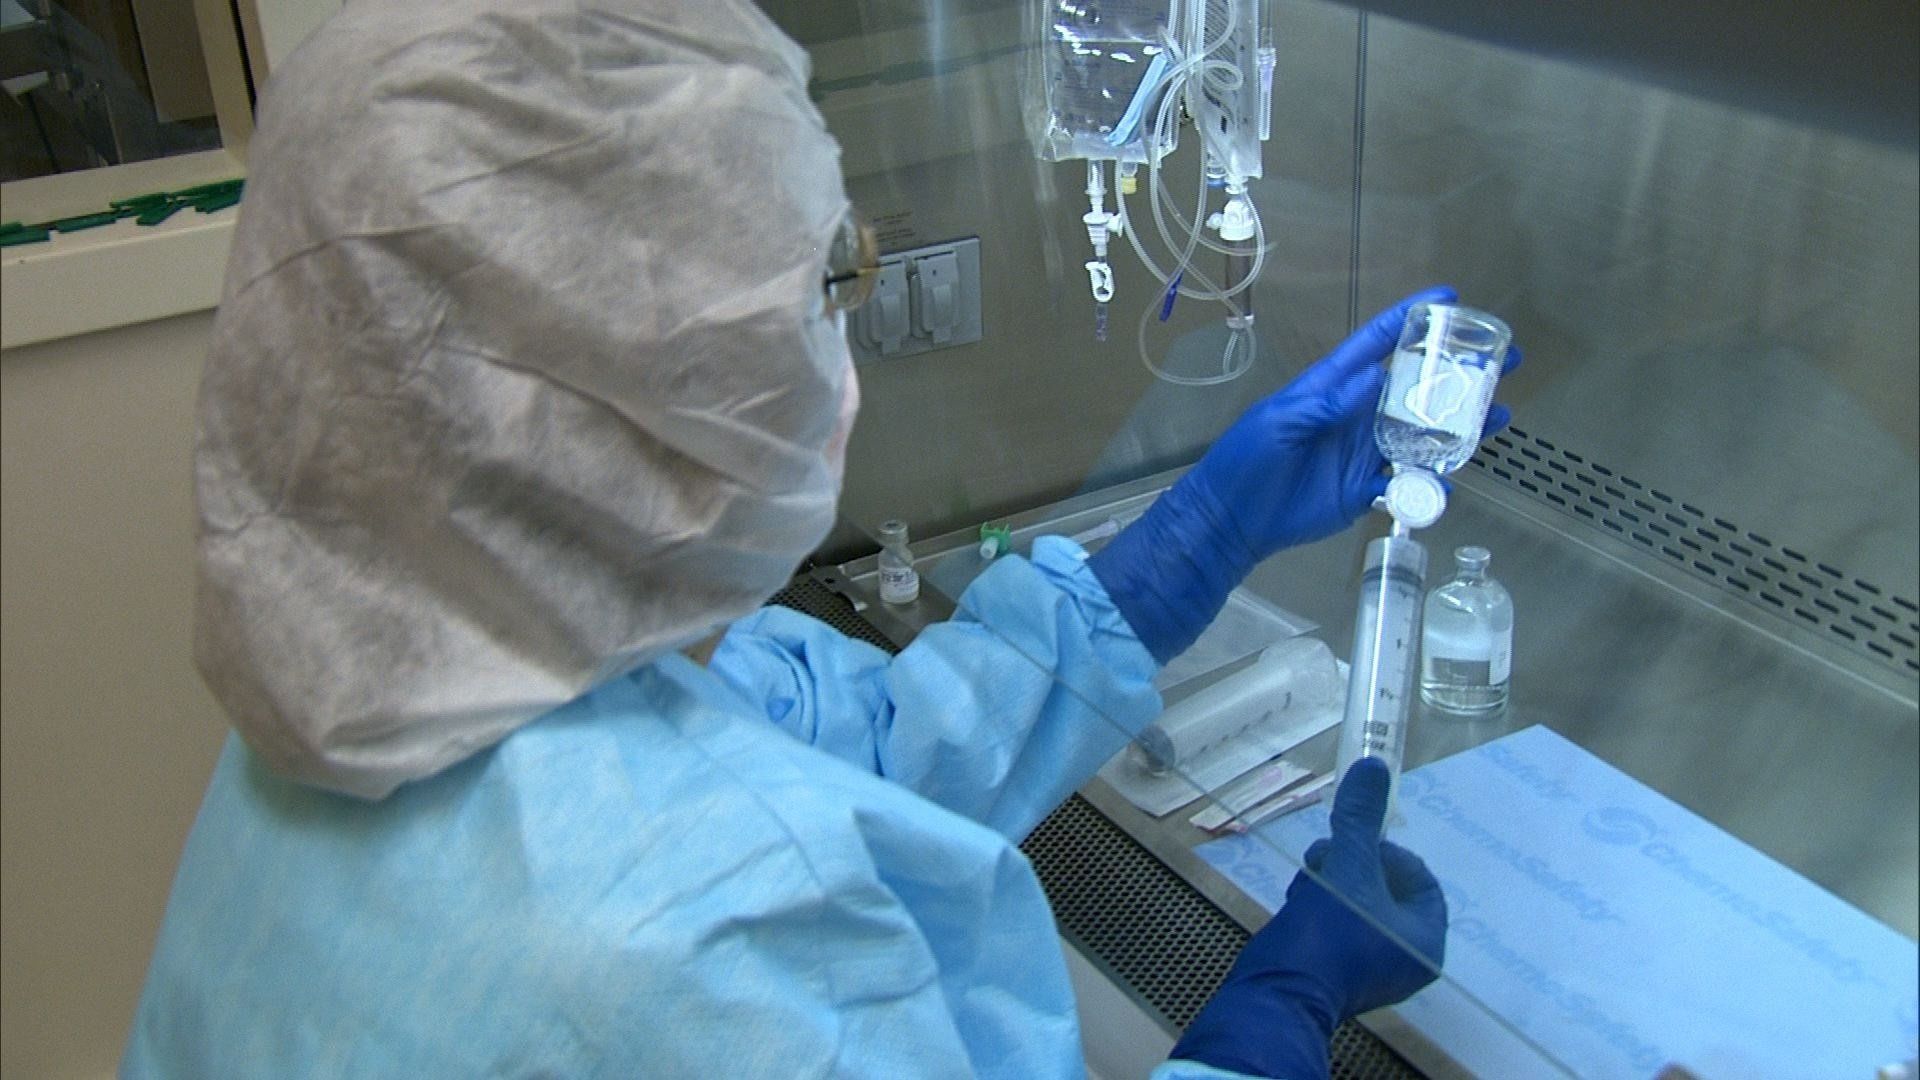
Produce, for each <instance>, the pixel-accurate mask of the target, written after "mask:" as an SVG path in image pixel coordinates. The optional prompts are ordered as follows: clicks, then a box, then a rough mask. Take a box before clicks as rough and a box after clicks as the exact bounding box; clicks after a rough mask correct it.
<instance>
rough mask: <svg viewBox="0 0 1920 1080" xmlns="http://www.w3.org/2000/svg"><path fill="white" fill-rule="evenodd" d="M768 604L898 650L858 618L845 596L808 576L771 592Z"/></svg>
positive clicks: (862, 639) (854, 636) (871, 643)
mask: <svg viewBox="0 0 1920 1080" xmlns="http://www.w3.org/2000/svg"><path fill="white" fill-rule="evenodd" d="M767 603H769V604H779V605H780V606H781V607H789V608H792V609H793V610H795V611H798V612H800V613H801V614H802V615H811V616H813V617H814V618H816V619H819V620H820V621H821V622H823V623H826V624H827V625H828V626H831V627H833V628H834V629H835V630H838V631H840V632H841V633H843V634H845V635H847V636H848V637H851V638H858V639H859V640H861V641H864V642H867V643H868V644H870V645H878V646H880V647H881V648H883V649H885V650H887V651H888V652H890V653H895V652H899V651H900V650H899V649H897V648H895V647H894V644H893V642H891V641H888V640H887V638H886V635H885V634H882V633H881V632H880V631H879V630H877V629H875V628H874V625H873V624H872V623H870V622H868V621H867V620H865V619H863V618H861V617H860V613H859V612H857V611H855V610H853V604H852V603H850V602H849V601H848V600H847V598H846V597H844V596H841V595H840V594H839V593H836V592H834V591H833V590H832V589H829V588H827V587H826V586H825V585H822V584H820V583H819V582H817V581H815V580H813V579H812V578H809V577H797V578H794V579H793V580H792V581H791V582H788V583H787V587H786V588H784V589H781V590H780V591H779V592H777V593H774V594H773V596H772V597H771V598H770V599H768V600H767Z"/></svg>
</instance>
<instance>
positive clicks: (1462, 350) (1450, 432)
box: [1338, 303, 1512, 790]
mask: <svg viewBox="0 0 1920 1080" xmlns="http://www.w3.org/2000/svg"><path fill="white" fill-rule="evenodd" d="M1511 341H1512V332H1511V331H1509V330H1508V329H1507V326H1506V324H1505V323H1503V322H1501V321H1500V320H1499V319H1497V318H1494V317H1493V316H1491V315H1488V314H1486V313H1485V312H1480V311H1475V310H1473V309H1471V308H1464V307H1459V306H1457V305H1453V304H1445V303H1421V304H1415V305H1413V306H1412V307H1411V308H1409V309H1408V312H1407V320H1406V323H1405V324H1404V325H1403V326H1402V327H1401V330H1400V341H1399V345H1398V347H1397V348H1396V349H1395V350H1394V353H1393V356H1392V358H1391V359H1390V360H1389V361H1388V367H1387V385H1386V387H1385V389H1384V390H1382V391H1381V394H1380V405H1379V410H1378V412H1377V413H1376V414H1375V417H1374V426H1373V435H1374V442H1375V444H1376V445H1377V446H1378V447H1379V450H1380V453H1381V455H1382V456H1384V457H1385V458H1386V459H1387V462H1388V463H1389V464H1390V465H1391V466H1392V467H1393V474H1394V475H1393V479H1392V480H1391V481H1390V482H1389V483H1388V485H1387V494H1386V497H1385V500H1384V501H1385V503H1386V510H1387V512H1388V513H1390V514H1392V515H1393V519H1394V521H1393V529H1392V532H1391V534H1390V535H1388V536H1383V537H1381V538H1379V539H1377V540H1375V541H1373V542H1372V543H1370V544H1368V545H1367V555H1366V568H1365V570H1364V571H1363V572H1362V575H1361V579H1360V600H1359V608H1358V610H1357V613H1356V616H1355V619H1354V630H1353V653H1352V661H1353V670H1352V672H1351V674H1350V676H1349V679H1348V683H1347V711H1346V717H1345V719H1344V721H1343V722H1342V725H1341V729H1340V755H1339V766H1338V767H1339V772H1340V774H1341V775H1345V774H1346V771H1347V769H1348V768H1350V767H1351V766H1352V765H1353V763H1354V762H1355V761H1357V760H1359V759H1360V758H1363V757H1377V758H1379V759H1381V760H1382V761H1383V762H1385V763H1386V765H1387V768H1388V770H1389V771H1390V772H1391V774H1392V776H1393V782H1394V787H1395V789H1396V790H1397V789H1398V785H1399V777H1400V765H1401V760H1402V758H1403V757H1404V756H1405V753H1406V745H1407V718H1408V710H1409V707H1410V706H1411V704H1412V702H1413V689H1414V673H1415V669H1416V664H1417V663H1418V660H1419V648H1420V613H1421V607H1422V604H1423V603H1424V600H1425V595H1426V573H1427V549H1426V548H1425V547H1424V546H1422V545H1421V544H1420V542H1419V541H1417V540H1415V539H1413V537H1412V532H1413V530H1415V529H1424V528H1427V527H1428V526H1431V525H1432V524H1434V523H1435V522H1437V521H1439V520H1440V515H1441V513H1442V512H1443V511H1444V510H1445V509H1446V488H1445V487H1444V485H1442V483H1441V481H1440V476H1441V475H1443V474H1445V473H1450V472H1452V471H1454V470H1455V469H1458V468H1459V467H1460V466H1461V465H1464V464H1466V461H1467V459H1468V458H1469V457H1471V456H1472V454H1473V450H1474V447H1476V446H1478V445H1479V444H1480V437H1481V434H1482V430H1483V428H1484V426H1485V424H1486V419H1487V411H1488V408H1489V406H1490V405H1491V404H1492V402H1493V388H1494V384H1495V383H1497V382H1498V381H1499V379H1500V375H1501V372H1502V369H1503V367H1504V365H1505V363H1506V356H1507V351H1508V345H1509V344H1510V342H1511Z"/></svg>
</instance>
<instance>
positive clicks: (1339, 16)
mask: <svg viewBox="0 0 1920 1080" xmlns="http://www.w3.org/2000/svg"><path fill="white" fill-rule="evenodd" d="M762 6H763V7H764V8H765V9H766V10H767V12H768V13H769V14H770V15H771V16H773V18H774V19H775V20H776V21H777V22H779V23H780V24H781V25H782V27H783V28H785V29H787V31H788V32H789V33H791V34H793V35H794V36H795V37H796V38H797V39H798V40H799V41H801V43H802V44H804V45H806V46H807V48H808V51H809V53H810V54H811V56H812V58H813V63H814V97H815V99H816V101H817V102H818V103H819V105H820V108H821V110H822V112H823V113H824V114H825V115H826V118H827V122H828V124H829V126H830V127H831V128H832V129H833V131H834V133H835V135H836V136H837V137H838V138H839V140H840V142H841V144H842V147H843V153H844V157H843V166H844V172H845V173H846V176H847V186H848V192H849V195H850V196H851V198H852V199H853V201H854V202H855V204H856V205H858V206H859V207H860V208H861V209H862V210H863V211H864V212H865V213H866V214H867V215H868V216H869V217H872V218H874V219H876V220H877V222H878V223H879V225H880V226H881V233H882V242H883V247H885V248H888V249H899V248H906V247H912V246H915V245H918V244H923V243H930V242H933V241H938V240H946V239H952V238H957V237H965V236H978V237H980V240H981V258H982V264H983V279H984V280H983V321H984V326H985V333H984V337H983V339H982V340H981V342H980V343H979V344H977V345H967V346H961V347H958V348H954V349H948V350H943V351H939V352H934V353H928V354H924V355H920V356H914V357H909V358H906V359H900V360H883V361H875V362H870V363H865V364H863V365H862V367H861V370H860V379H861V390H862V398H863V405H862V408H861V412H860V419H859V422H858V424H857V425H856V427H855V430H854V436H853V442H852V446H851V447H850V451H849V456H848V468H847V485H846V494H845V496H844V498H843V502H842V507H843V518H844V519H845V520H846V521H847V522H848V523H849V524H848V526H847V527H843V528H842V529H841V530H840V531H838V532H836V533H835V534H834V536H833V537H831V538H830V539H829V541H828V543H827V545H826V547H825V548H824V549H823V550H824V553H825V554H826V555H828V556H829V557H834V558H838V557H844V556H846V555H848V554H851V553H854V552H855V551H858V550H862V549H864V550H872V545H871V543H870V542H869V541H868V540H867V538H866V537H865V536H863V535H862V532H861V529H862V528H865V529H868V530H870V529H871V527H872V525H873V524H874V523H875V522H877V521H880V520H883V519H885V518H888V517H901V518H904V519H906V520H907V521H909V522H911V523H912V524H913V526H914V529H915V532H916V534H917V535H921V536H925V535H931V534H933V533H937V532H942V531H946V530H948V529H953V528H961V527H969V526H971V525H972V524H973V523H976V522H979V521H983V520H987V519H990V518H994V517H997V516H1003V515H1006V514H1008V513H1010V512H1012V511H1015V510H1019V509H1022V508H1026V507H1030V506H1032V505H1035V504H1036V503H1039V502H1043V501H1047V500H1051V499H1055V498H1060V497H1064V496H1066V495H1070V494H1072V493H1074V492H1076V491H1078V490H1081V489H1082V488H1084V487H1087V486H1089V485H1098V484H1102V483H1109V482H1113V481H1116V480H1119V479H1124V478H1129V477H1132V476H1138V475H1142V474H1145V473H1148V472H1153V471H1156V470H1158V469H1161V468H1165V467H1168V466H1170V465H1177V464H1183V463H1185V462H1187V461H1191V460H1192V459H1193V458H1194V457H1195V456H1196V455H1197V454H1198V453H1199V451H1200V450H1201V449H1203V448H1204V447H1205V445H1206V444H1207V443H1208V442H1209V441H1210V440H1211V439H1212V437H1213V436H1214V435H1216V434H1217V433H1218V432H1219V431H1220V429H1221V428H1222V427H1224V426H1225V425H1226V423H1228V422H1229V421H1230V420H1231V419H1232V418H1233V417H1234V416H1236V415H1237V414H1238V413H1239V411H1240V410H1241V409H1242V408H1244V407H1245V405H1246V404H1247V403H1248V402H1250V401H1252V400H1254V399H1255V398H1256V397H1258V396H1259V395H1261V394H1262V393H1265V392H1267V391H1269V390H1272V389H1274V388H1276V387H1278V386H1280V385H1281V384H1283V383H1284V382H1285V381H1286V379H1287V378H1288V377H1290V376H1291V375H1292V374H1293V373H1294V372H1295V371H1297V370H1298V369H1299V368H1300V367H1301V366H1302V365H1303V364H1304V363H1306V362H1307V361H1309V360H1310V359H1312V358H1314V357H1316V356H1318V355H1320V353H1321V352H1323V351H1324V350H1325V349H1326V348H1327V347H1328V346H1329V345H1331V344H1332V343H1333V342H1335V341H1337V340H1338V338H1339V337H1340V336H1341V334H1342V333H1343V332H1344V329H1345V327H1346V324H1347V307H1348V293H1349V286H1350V269H1351V268H1350V254H1351V243H1350V238H1351V229H1352V197H1353V176H1352V171H1351V161H1352V154H1351V147H1352V134H1353V109H1352V103H1353V96H1354V87H1355V80H1354V57H1355V52H1354V40H1355V26H1356V21H1357V20H1356V17H1355V15H1354V13H1353V12H1351V11H1346V10H1343V9H1340V8H1337V7H1334V6H1332V5H1324V4H1292V3H1286V4H1281V5H1280V8H1281V10H1283V11H1285V12H1286V13H1287V15H1286V22H1285V23H1284V24H1283V27H1282V32H1281V34H1280V37H1279V40H1278V42H1277V45H1278V49H1279V53H1280V62H1279V66H1278V71H1277V74H1276V78H1275V82H1276V89H1275V98H1276V102H1277V105H1276V108H1275V117H1274V138H1273V141H1272V142H1271V143H1270V144H1269V145H1268V154H1267V160H1268V162H1269V163H1270V164H1269V165H1268V170H1269V177H1268V179H1267V180H1265V181H1262V182H1259V183H1258V184H1257V186H1256V187H1255V197H1256V199H1257V200H1258V201H1259V203H1260V205H1261V206H1262V208H1263V210H1264V211H1265V212H1266V214H1267V216H1268V222H1267V224H1268V228H1269V232H1270V237H1271V239H1272V240H1273V241H1274V242H1275V243H1276V244H1277V245H1278V246H1277V248H1276V250H1275V251H1274V253H1273V255H1272V257H1271V259H1270V262H1269V266H1270V269H1269V270H1268V272H1267V273H1266V274H1264V275H1263V278H1262V282H1261V284H1260V286H1259V287H1258V288H1257V290H1256V296H1255V301H1254V303H1255V309H1256V312H1257V315H1258V320H1259V322H1258V325H1259V327H1260V334H1261V358H1260V360H1259V361H1257V363H1256V366H1255V368H1254V370H1252V371H1250V372H1248V374H1247V375H1245V376H1243V377H1242V378H1241V379H1239V380H1237V381H1236V382H1234V383H1231V384H1228V385H1226V386H1224V387H1220V388H1216V389H1211V390H1200V391H1195V390H1187V389H1181V388H1177V387H1171V386H1166V385H1164V384H1159V383H1157V381H1156V380H1155V379H1154V378H1153V377H1152V375H1150V374H1149V373H1148V372H1147V371H1146V369H1145V368H1144V366H1143V365H1142V364H1141V362H1140V360H1139V358H1138V356H1137V355H1136V350H1135V344H1134V333H1135V331H1134V328H1135V324H1136V320H1137V318H1138V316H1139V313H1140V311H1141V309H1142V307H1144V306H1145V305H1147V304H1149V303H1156V302H1157V298H1156V296H1155V291H1156V283H1155V282H1153V281H1152V279H1151V278H1150V277H1149V276H1148V275H1147V274H1146V273H1145V271H1143V270H1141V269H1140V268H1139V266H1138V263H1137V261H1136V260H1135V259H1134V257H1133V255H1132V253H1131V251H1130V250H1128V249H1126V248H1125V246H1124V244H1122V245H1121V246H1120V247H1119V250H1117V251H1116V252H1115V255H1114V258H1113V265H1114V268H1115V272H1116V275H1117V277H1118V287H1119V296H1118V298H1117V299H1116V300H1115V302H1114V304H1113V308H1112V326H1111V333H1110V335H1109V338H1108V340H1107V341H1105V342H1096V341H1095V340H1094V336H1093V305H1092V301H1091V299H1090V297H1089V295H1088V289H1087V279H1086V273H1085V271H1084V270H1082V268H1081V263H1082V262H1083V261H1084V260H1085V259H1086V258H1087V255H1086V253H1085V251H1086V246H1087V236H1086V230H1085V228H1084V227H1083V226H1082V224H1081V222H1080V215H1082V214H1083V213H1085V212H1086V208H1087V203H1086V196H1085V195H1084V193H1083V189H1084V187H1085V183H1086V172H1085V167H1084V165H1082V164H1081V163H1079V162H1070V163H1061V164H1050V163H1044V162H1040V161H1037V160H1035V158H1034V156H1033V153H1032V150H1031V149H1030V147H1029V144H1028V142H1027V139H1026V135H1025V130H1024V126H1023V120H1022V113H1021V108H1022V102H1021V96H1020V81H1021V78H1022V72H1023V65H1024V63H1025V62H1026V55H1025V53H1026V49H1025V46H1026V42H1027V38H1026V26H1025V18H1024V16H1025V14H1026V8H1027V6H1028V5H1027V2H1026V0H955V2H946V3H943V2H939V0H934V2H927V3H896V2H887V0H845V2H841V3H820V2H818V0H763V2H762ZM1191 141H1192V140H1187V142H1188V144H1189V145H1188V146H1186V147H1185V148H1183V151H1182V153H1181V155H1179V161H1178V162H1177V165H1178V167H1179V168H1180V170H1181V175H1182V176H1183V177H1190V176H1192V172H1191V168H1192V166H1191V163H1190V154H1191V145H1190V144H1191ZM1283 162H1284V164H1281V163H1283ZM1186 183H1188V181H1184V180H1183V181H1182V187H1181V197H1190V190H1189V189H1187V188H1186V187H1185V184H1186ZM1137 205H1140V206H1144V203H1140V204H1137ZM1221 313H1222V309H1220V308H1219V307H1218V306H1214V307H1212V308H1205V307H1204V306H1203V305H1199V304H1189V303H1187V302H1185V301H1182V302H1181V304H1180V305H1179V307H1178V308H1177V310H1176V311H1175V314H1174V318H1173V321H1172V322H1171V323H1170V324H1169V327H1168V328H1167V329H1166V330H1165V331H1164V333H1165V336H1166V338H1168V339H1172V340H1177V341H1182V342H1190V343H1191V344H1193V345H1194V346H1195V347H1206V346H1208V345H1210V344H1211V345H1213V346H1216V347H1217V344H1218V342H1217V340H1216V335H1217V334H1218V330H1217V329H1216V328H1217V327H1218V325H1219V321H1220V315H1221ZM1161 332H1162V331H1161V329H1160V328H1158V327H1156V333H1157V334H1158V333H1161Z"/></svg>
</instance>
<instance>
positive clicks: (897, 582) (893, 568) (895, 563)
mask: <svg viewBox="0 0 1920 1080" xmlns="http://www.w3.org/2000/svg"><path fill="white" fill-rule="evenodd" d="M880 599H881V601H883V602H884V603H888V604H911V603H913V602H914V601H915V600H918V599H920V574H919V572H918V571H916V570H915V569H914V568H913V552H911V551H909V550H907V523H906V522H904V521H900V520H898V519H895V520H892V521H883V522H881V523H880Z"/></svg>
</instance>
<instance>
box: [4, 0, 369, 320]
mask: <svg viewBox="0 0 1920 1080" xmlns="http://www.w3.org/2000/svg"><path fill="white" fill-rule="evenodd" d="M339 7H340V3H339V0H237V2H230V0H194V16H195V19H196V22H197V23H198V27H199V31H200V43H201V48H202V51H203V52H204V54H205V57H206V64H207V82H208V86H209V88H210V89H211V91H212V94H213V101H214V115H215V117H216V119H217V120H218V122H219V126H220V140H221V147H220V148H219V149H218V150H208V151H203V152H200V153H193V154H181V155H178V156H175V157H167V158H159V159H155V160H152V161H139V162H133V163H131V164H127V165H114V166H109V167H106V168H99V169H88V170H85V171H81V172H71V173H60V174H56V175H53V176H40V177H34V178H32V179H28V180H20V181H16V182H13V183H8V184H0V219H4V220H7V221H45V220H50V219H53V218H59V217H66V216H71V215H74V214H82V213H88V212H91V211H94V210H99V209H102V208H104V207H105V206H106V205H107V204H108V203H109V202H111V201H113V200H114V199H120V198H127V197H130V196H133V195H138V194H143V193H145V192H151V191H169V190H178V189H180V188H186V187H192V186H194V185H196V184H202V183H208V182H212V181H216V180H227V179H232V178H234V177H238V176H245V175H246V161H247V146H248V143H249V142H250V140H251V138H252V135H253V104H252V88H251V87H250V86H249V85H248V76H249V74H251V76H252V79H253V81H254V83H255V84H262V83H264V82H265V79H266V77H267V74H268V73H269V72H270V71H271V70H272V67H273V64H274V62H275V61H277V60H279V59H280V58H281V57H284V56H285V55H286V54H287V53H288V52H290V51H291V50H292V49H293V47H294V45H296V44H297V43H298V42H299V41H300V39H301V38H303V37H305V36H306V34H307V33H308V32H309V31H311V30H312V29H313V28H314V27H315V26H317V25H319V24H320V23H321V22H322V21H324V20H325V19H326V17H327V16H328V15H330V14H332V13H333V12H334V11H337V10H338V9H339ZM234 217H235V215H234V213H233V212H231V211H227V212H223V213H217V214H210V215H208V214H192V213H187V214H176V215H175V216H174V217H173V218H171V219H169V220H168V221H166V222H164V223H162V224H160V225H157V226H139V225H136V224H134V223H133V222H132V221H120V222H116V223H115V224H112V225H107V226H103V227H100V228H95V229H88V230H85V231H82V232H75V233H56V234H55V235H54V236H53V237H52V239H50V240H49V241H47V242H45V243H40V244H26V245H21V246H17V247H9V248H0V349H14V348H19V347H22V346H27V345H33V344H38V343H40V342H45V341H52V340H56V339H59V338H65V337H73V336H76V335H79V334H85V333H91V332H94V331H98V330H107V329H111V328H113V327H117V326H128V325H131V324H134V323H139V322H146V321H149V320H153V319H162V318H167V317H170V316H174V315H184V314H187V313H189V312H193V311H205V310H207V309H209V308H212V307H213V306H214V305H215V304H216V303H217V302H218V301H219V298H220V283H221V279H222V277H223V276H224V274H225V270H226V262H227V251H228V249H229V247H230V246H231V244H232V240H233V223H234Z"/></svg>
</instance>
